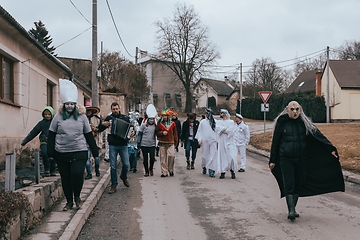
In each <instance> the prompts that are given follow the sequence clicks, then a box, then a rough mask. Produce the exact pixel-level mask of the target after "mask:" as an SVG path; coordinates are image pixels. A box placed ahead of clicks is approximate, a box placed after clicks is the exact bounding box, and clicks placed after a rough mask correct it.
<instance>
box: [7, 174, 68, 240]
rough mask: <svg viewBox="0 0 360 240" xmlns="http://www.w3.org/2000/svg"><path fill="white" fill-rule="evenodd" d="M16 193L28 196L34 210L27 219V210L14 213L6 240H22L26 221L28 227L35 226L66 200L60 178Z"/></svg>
mask: <svg viewBox="0 0 360 240" xmlns="http://www.w3.org/2000/svg"><path fill="white" fill-rule="evenodd" d="M16 192H21V193H23V194H25V196H27V198H28V199H29V202H30V205H31V208H32V216H30V218H29V219H26V217H25V216H26V212H25V210H23V211H21V212H20V211H17V212H15V213H14V218H13V221H12V224H8V227H7V235H6V238H7V239H10V240H18V239H20V238H21V235H22V233H24V231H25V230H26V229H25V228H26V224H27V223H26V221H29V222H28V226H30V227H31V226H35V225H36V224H37V223H39V222H40V221H39V220H40V219H41V218H42V217H43V216H44V215H45V214H46V213H47V212H49V211H50V210H51V209H52V208H53V207H54V206H55V205H56V204H57V202H58V201H60V200H62V199H63V198H64V194H63V190H62V188H61V178H60V177H59V176H56V177H47V178H43V179H41V181H40V183H39V184H32V185H30V186H28V187H24V188H21V189H18V190H16Z"/></svg>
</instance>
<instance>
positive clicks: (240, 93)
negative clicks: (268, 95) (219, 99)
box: [239, 63, 243, 114]
mask: <svg viewBox="0 0 360 240" xmlns="http://www.w3.org/2000/svg"><path fill="white" fill-rule="evenodd" d="M239 82H240V86H239V113H240V114H241V101H242V98H243V96H242V63H240V66H239Z"/></svg>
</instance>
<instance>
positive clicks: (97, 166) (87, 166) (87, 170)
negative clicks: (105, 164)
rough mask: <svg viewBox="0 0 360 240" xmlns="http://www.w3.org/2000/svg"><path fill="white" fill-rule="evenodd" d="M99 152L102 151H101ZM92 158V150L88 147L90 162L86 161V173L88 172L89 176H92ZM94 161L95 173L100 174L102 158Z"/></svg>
mask: <svg viewBox="0 0 360 240" xmlns="http://www.w3.org/2000/svg"><path fill="white" fill-rule="evenodd" d="M99 151H100V149H99ZM90 158H91V150H90V148H89V147H88V160H87V161H86V172H87V174H91V164H90ZM94 159H95V172H98V171H99V167H100V157H96V158H94Z"/></svg>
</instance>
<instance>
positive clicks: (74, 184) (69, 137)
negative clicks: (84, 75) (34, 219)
mask: <svg viewBox="0 0 360 240" xmlns="http://www.w3.org/2000/svg"><path fill="white" fill-rule="evenodd" d="M60 96H61V100H62V102H63V104H62V105H61V107H60V109H59V111H58V112H57V113H56V114H55V116H54V118H53V120H52V122H51V125H50V128H49V138H48V154H49V156H50V157H53V158H54V159H55V161H56V163H57V166H58V169H59V172H60V176H61V183H62V188H63V191H64V194H65V197H66V200H67V203H66V205H65V207H64V208H63V210H64V211H67V210H69V209H72V207H73V205H74V203H73V201H74V200H75V204H76V208H77V209H79V208H80V203H81V200H80V192H81V189H82V187H83V183H84V177H83V174H84V170H85V164H86V161H87V158H88V147H87V145H86V144H88V145H89V147H90V149H91V152H92V154H93V156H94V157H98V155H99V151H98V147H97V146H96V142H95V140H94V137H93V135H92V132H91V128H90V124H89V121H88V119H87V117H86V114H85V113H86V110H85V107H83V106H79V105H77V104H76V103H77V98H78V92H77V88H76V86H75V84H74V83H72V82H71V81H69V80H64V79H60Z"/></svg>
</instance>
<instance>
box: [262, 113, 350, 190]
mask: <svg viewBox="0 0 360 240" xmlns="http://www.w3.org/2000/svg"><path fill="white" fill-rule="evenodd" d="M287 121H294V120H293V119H291V118H289V116H288V115H282V116H280V117H279V119H278V121H277V123H276V126H275V131H274V135H273V140H272V146H271V152H270V160H269V164H270V163H275V167H274V169H273V170H272V171H271V172H272V174H273V175H274V176H275V178H276V181H277V183H278V185H279V189H280V194H281V195H280V196H281V197H284V196H285V195H284V191H283V188H284V185H283V178H282V172H281V167H280V162H279V161H280V157H279V147H280V139H281V133H282V132H283V130H284V127H285V124H286V122H287ZM306 144H307V156H306V158H305V162H304V163H303V168H304V169H303V174H304V176H303V179H304V180H303V182H302V185H301V190H300V192H299V194H300V197H307V196H315V195H319V194H325V193H330V192H338V191H341V192H344V191H345V184H344V177H343V174H342V170H341V166H340V162H339V158H336V157H334V156H333V155H332V154H331V152H332V151H335V152H336V155H338V154H337V149H336V148H335V147H334V146H333V145H332V144H331V142H330V141H329V140H328V139H327V138H326V137H325V136H324V135H323V134H322V133H321V132H320V130H319V129H316V131H315V132H314V133H309V134H308V135H307V136H306Z"/></svg>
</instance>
